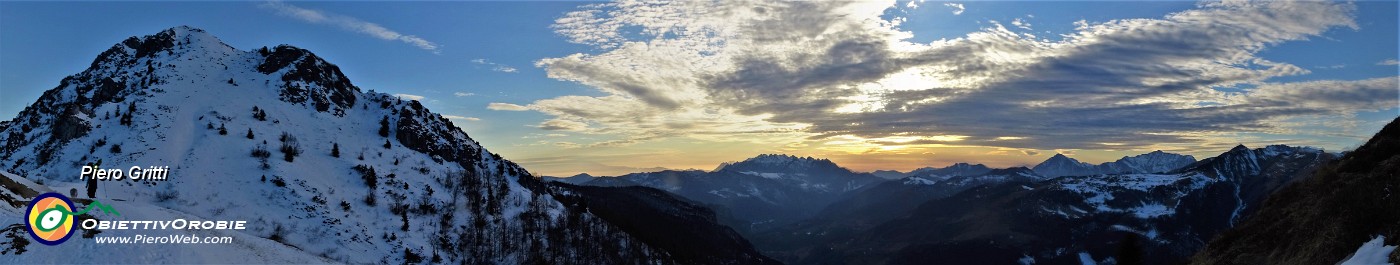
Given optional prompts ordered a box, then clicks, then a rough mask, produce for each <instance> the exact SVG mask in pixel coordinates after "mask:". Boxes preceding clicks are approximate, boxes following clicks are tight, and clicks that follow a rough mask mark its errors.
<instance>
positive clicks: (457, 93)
mask: <svg viewBox="0 0 1400 265" xmlns="http://www.w3.org/2000/svg"><path fill="white" fill-rule="evenodd" d="M452 95H453V96H458V97H470V96H475V95H476V93H471V92H460V91H459V92H456V93H452Z"/></svg>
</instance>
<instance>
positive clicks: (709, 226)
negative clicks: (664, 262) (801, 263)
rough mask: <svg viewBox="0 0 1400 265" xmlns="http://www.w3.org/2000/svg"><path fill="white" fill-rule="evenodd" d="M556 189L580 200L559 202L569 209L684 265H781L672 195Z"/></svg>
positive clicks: (639, 190)
mask: <svg viewBox="0 0 1400 265" xmlns="http://www.w3.org/2000/svg"><path fill="white" fill-rule="evenodd" d="M550 186H551V188H554V189H560V190H564V191H567V192H573V193H575V194H576V196H560V197H558V199H559V200H560V201H561V202H563V203H564V205H565V207H568V208H570V209H573V210H576V211H583V212H589V213H592V214H594V215H597V216H598V217H600V218H602V219H603V220H607V221H608V222H609V223H612V224H613V225H615V226H617V227H618V228H619V229H621V230H622V231H624V232H627V233H628V234H631V235H632V236H633V237H635V238H637V239H638V240H641V241H642V242H643V243H646V244H647V245H650V246H653V247H656V248H660V249H665V250H667V251H668V252H670V253H671V255H672V257H673V258H675V259H676V261H679V262H681V263H685V264H778V262H777V261H776V260H773V259H770V258H768V257H765V256H763V254H759V253H758V251H757V250H754V249H753V246H752V245H750V244H749V241H748V240H745V239H744V238H743V237H742V236H740V235H739V233H738V232H735V231H734V229H730V228H729V227H727V226H723V225H720V224H718V223H717V220H718V219H717V218H716V217H715V213H714V211H711V210H710V209H709V208H706V207H705V206H702V205H699V204H696V203H693V202H690V201H687V200H684V199H680V198H677V197H675V196H674V195H672V194H670V193H668V192H665V191H661V190H658V189H654V188H648V187H640V186H630V187H591V186H576V185H571V184H564V183H551V184H550Z"/></svg>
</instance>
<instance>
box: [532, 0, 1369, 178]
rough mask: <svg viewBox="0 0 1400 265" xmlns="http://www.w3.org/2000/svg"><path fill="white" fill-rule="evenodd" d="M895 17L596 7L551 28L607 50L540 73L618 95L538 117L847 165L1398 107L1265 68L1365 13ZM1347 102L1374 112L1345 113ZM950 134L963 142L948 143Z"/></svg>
mask: <svg viewBox="0 0 1400 265" xmlns="http://www.w3.org/2000/svg"><path fill="white" fill-rule="evenodd" d="M895 4H896V3H893V2H864V1H823V2H750V3H744V4H726V3H715V2H703V1H680V2H674V3H634V2H616V3H605V4H593V5H587V6H584V7H582V8H581V10H579V11H574V12H570V13H568V14H566V15H564V16H563V17H561V18H560V19H558V20H556V21H555V22H556V24H555V25H554V26H552V28H554V29H555V30H556V32H557V33H558V34H560V35H562V36H564V37H565V38H566V39H569V40H570V41H571V42H575V43H580V44H584V45H589V46H593V47H595V48H597V51H596V52H592V53H578V54H571V55H567V56H561V57H556V58H546V59H542V60H539V61H537V62H536V66H538V67H541V68H542V69H544V70H545V71H546V74H547V76H548V77H550V78H554V79H558V80H564V81H571V82H576V83H579V84H583V85H585V86H588V87H591V88H594V89H596V90H597V92H599V93H601V94H602V95H599V96H580V95H568V96H560V97H555V98H549V99H542V100H537V101H535V102H533V103H532V104H530V107H529V109H532V110H536V111H539V112H542V113H544V114H547V115H550V116H553V118H552V119H551V120H549V121H546V122H545V123H543V124H541V125H540V127H541V128H546V127H547V128H551V129H557V130H571V131H580V132H586V133H594V134H613V135H619V136H623V138H624V140H619V141H617V142H616V144H619V145H620V144H628V143H636V142H640V141H646V140H647V139H660V138H668V137H690V138H697V139H704V140H716V141H753V142H757V143H775V144H787V143H790V142H791V141H814V142H825V143H828V145H844V146H846V147H845V148H844V149H845V150H855V149H861V150H865V149H869V148H881V146H887V147H888V146H891V145H897V144H919V145H924V144H928V145H935V144H956V145H966V146H997V147H1008V148H1023V149H1037V150H1054V149H1100V148H1112V149H1115V150H1121V149H1129V148H1138V147H1145V146H1151V145H1155V144H1161V143H1175V144H1204V143H1207V142H1211V141H1212V140H1211V139H1210V137H1213V136H1219V135H1224V134H1235V133H1244V132H1254V133H1272V132H1278V131H1280V130H1285V129H1287V128H1285V127H1287V126H1289V125H1287V124H1285V123H1280V122H1279V121H1282V120H1289V119H1309V118H1312V119H1324V118H1330V117H1335V116H1337V115H1343V114H1345V113H1346V112H1353V111H1358V110H1361V109H1375V108H1379V107H1381V106H1387V105H1386V104H1390V103H1389V102H1391V101H1392V100H1393V99H1395V98H1396V97H1395V96H1389V97H1386V95H1388V94H1387V93H1394V91H1393V89H1392V90H1389V92H1388V91H1387V90H1383V89H1378V88H1381V87H1384V85H1386V84H1387V82H1390V83H1393V82H1394V80H1393V78H1382V79H1374V80H1330V81H1316V82H1315V83H1306V82H1293V83H1287V82H1270V81H1269V80H1271V79H1272V78H1275V77H1283V76H1298V75H1306V74H1308V73H1310V72H1309V71H1308V70H1307V69H1303V68H1301V67H1298V66H1295V65H1292V64H1289V63H1285V62H1275V61H1270V60H1267V59H1264V58H1260V57H1258V56H1255V54H1257V53H1259V52H1260V51H1263V50H1264V49H1266V48H1268V47H1273V46H1276V45H1278V44H1280V43H1284V42H1292V41H1304V40H1307V39H1309V38H1312V37H1318V36H1320V35H1321V34H1323V33H1324V32H1326V31H1327V30H1328V29H1332V28H1338V27H1351V28H1355V27H1356V23H1355V22H1354V20H1353V18H1352V13H1354V11H1355V7H1354V6H1353V5H1352V4H1350V3H1332V2H1230V3H1205V4H1202V5H1200V6H1199V7H1198V8H1196V9H1192V10H1187V11H1182V12H1177V13H1172V14H1168V15H1166V16H1163V17H1161V18H1146V19H1124V20H1112V21H1106V22H1101V23H1090V22H1086V21H1080V22H1076V23H1075V26H1076V29H1075V30H1074V31H1073V32H1070V33H1067V34H1065V35H1063V36H1062V37H1063V38H1062V39H1061V40H1047V39H1044V38H1037V37H1034V36H1028V35H1026V34H1022V33H1016V32H1012V31H1011V30H1008V29H1007V28H1006V27H1005V26H1003V25H1001V24H998V23H992V25H990V26H988V27H987V28H984V29H982V30H980V31H977V32H973V33H970V34H968V35H966V36H962V37H959V38H955V39H943V40H937V41H932V42H928V43H915V42H910V41H909V39H910V38H911V37H912V36H913V33H910V32H904V31H900V30H899V29H897V28H896V27H895V26H894V24H896V23H895V22H892V21H889V20H885V19H883V18H881V16H882V15H883V14H884V11H885V10H886V9H888V8H890V7H893V6H894V5H895ZM1017 24H1019V25H1017ZM1012 26H1025V27H1030V25H1029V24H1028V23H1026V21H1024V20H1021V22H1020V23H1016V21H1014V20H1013V23H1012ZM1250 87H1256V88H1252V89H1251V88H1250ZM1391 87H1392V88H1393V87H1394V86H1391ZM1289 89H1294V90H1289ZM1295 90H1296V91H1295ZM1389 95H1393V94H1389ZM1307 96H1319V97H1323V98H1326V100H1317V101H1313V102H1309V100H1307V99H1306V97H1307ZM1347 100H1358V101H1359V102H1352V104H1351V106H1339V105H1340V104H1341V103H1342V102H1345V101H1347ZM1289 103H1293V104H1289ZM1388 106H1392V107H1393V106H1394V104H1391V105H1388ZM520 109H525V107H523V106H521V107H520ZM734 135H743V137H734ZM948 136H960V137H962V138H958V139H956V141H952V140H948V139H944V138H939V137H948ZM794 139H798V140H794ZM908 139H922V140H908Z"/></svg>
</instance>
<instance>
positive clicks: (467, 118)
mask: <svg viewBox="0 0 1400 265" xmlns="http://www.w3.org/2000/svg"><path fill="white" fill-rule="evenodd" d="M442 117H443V118H448V119H453V120H464V121H479V120H481V119H480V118H477V117H466V116H458V115H442Z"/></svg>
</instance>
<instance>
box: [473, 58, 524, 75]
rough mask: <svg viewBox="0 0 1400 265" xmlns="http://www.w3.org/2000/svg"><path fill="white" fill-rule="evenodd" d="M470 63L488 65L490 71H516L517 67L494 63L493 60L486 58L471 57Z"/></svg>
mask: <svg viewBox="0 0 1400 265" xmlns="http://www.w3.org/2000/svg"><path fill="white" fill-rule="evenodd" d="M472 63H475V64H479V65H485V66H489V67H491V71H496V72H503V73H515V72H517V71H518V69H515V67H510V66H506V65H503V64H499V63H494V62H491V61H487V60H486V59H473V60H472Z"/></svg>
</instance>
